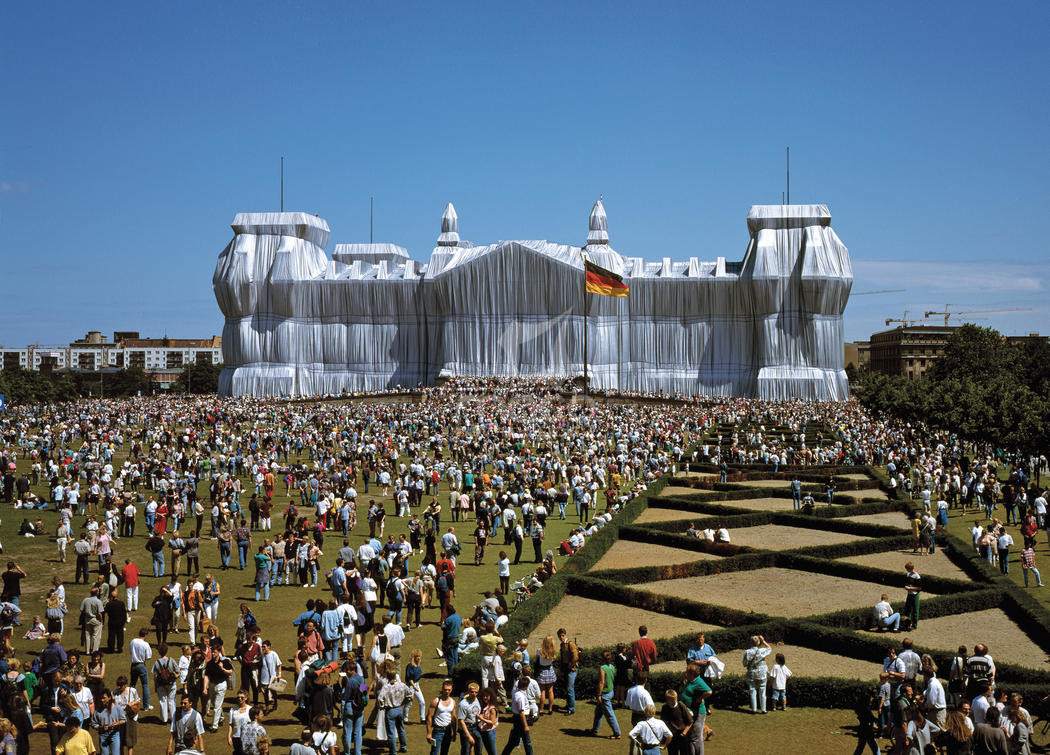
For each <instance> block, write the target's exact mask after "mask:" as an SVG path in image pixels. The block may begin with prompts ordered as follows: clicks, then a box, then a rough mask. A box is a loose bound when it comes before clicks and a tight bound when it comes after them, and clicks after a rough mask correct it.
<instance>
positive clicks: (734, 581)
mask: <svg viewBox="0 0 1050 755" xmlns="http://www.w3.org/2000/svg"><path fill="white" fill-rule="evenodd" d="M638 589H640V590H647V591H649V592H654V593H657V594H659V595H689V596H692V597H693V599H695V600H702V601H704V602H705V603H713V604H715V605H719V606H730V607H733V608H738V609H743V610H752V611H756V612H758V613H767V614H770V615H772V616H787V617H789V618H790V617H799V616H811V615H813V614H820V613H830V612H831V611H840V610H842V609H845V608H858V607H860V606H866V605H872V606H874V605H875V603H877V602H878V600H879V595H880V594H881V593H882V592H887V593H889V596H890V600H891V601H903V600H904V598H905V593H904V588H903V587H900V588H897V587H893V588H886V587H884V586H882V585H874V584H868V583H866V582H860V581H857V580H854V579H845V578H842V577H833V576H830V575H828V574H814V573H811V572H803V571H796V570H794V569H781V568H779V567H772V568H768V569H757V570H755V571H744V572H727V573H724V574H713V575H710V576H705V577H686V578H683V579H669V580H661V581H659V582H652V583H650V584H646V585H638ZM928 594H930V595H932V594H933V593H928ZM931 623H932V622H931ZM920 627H921V624H920Z"/></svg>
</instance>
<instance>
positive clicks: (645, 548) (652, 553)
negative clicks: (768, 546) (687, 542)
mask: <svg viewBox="0 0 1050 755" xmlns="http://www.w3.org/2000/svg"><path fill="white" fill-rule="evenodd" d="M718 558H721V556H716V555H714V554H712V553H703V552H701V551H690V550H686V549H684V548H670V547H668V546H666V545H654V544H652V543H640V542H638V541H636V540H617V541H616V542H615V543H613V546H612V548H610V549H609V550H608V551H607V552H606V554H605V555H604V556H602V558H601V560H600V561H599V562H598V563H597V564H595V565H594V567H593V569H592V571H594V570H597V569H630V568H633V567H636V566H663V565H664V564H688V563H690V562H692V561H704V560H715V559H718Z"/></svg>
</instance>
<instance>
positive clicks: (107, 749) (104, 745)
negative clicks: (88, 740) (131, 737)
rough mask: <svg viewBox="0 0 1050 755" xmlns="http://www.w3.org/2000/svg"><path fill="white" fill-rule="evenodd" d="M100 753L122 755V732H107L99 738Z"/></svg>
mask: <svg viewBox="0 0 1050 755" xmlns="http://www.w3.org/2000/svg"><path fill="white" fill-rule="evenodd" d="M98 740H99V741H98V751H99V755H120V732H119V731H113V732H106V734H105V736H100V737H99V738H98Z"/></svg>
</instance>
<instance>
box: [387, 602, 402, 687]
mask: <svg viewBox="0 0 1050 755" xmlns="http://www.w3.org/2000/svg"><path fill="white" fill-rule="evenodd" d="M383 634H384V635H386V651H387V652H388V653H390V655H392V656H393V657H394V663H396V664H397V673H398V676H400V675H401V646H402V645H403V644H404V643H405V630H404V629H402V628H401V625H400V624H395V623H394V622H392V621H391V620H390V617H389V616H384V617H383Z"/></svg>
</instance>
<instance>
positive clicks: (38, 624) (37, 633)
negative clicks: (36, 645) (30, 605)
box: [22, 616, 47, 640]
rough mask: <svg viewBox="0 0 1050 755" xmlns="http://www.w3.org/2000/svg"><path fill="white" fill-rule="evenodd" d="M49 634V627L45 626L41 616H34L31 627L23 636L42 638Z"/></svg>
mask: <svg viewBox="0 0 1050 755" xmlns="http://www.w3.org/2000/svg"><path fill="white" fill-rule="evenodd" d="M46 636H47V627H45V626H44V622H42V621H41V620H40V617H39V616H34V617H33V625H32V626H31V627H30V628H29V631H28V632H26V633H25V634H24V635H23V636H22V639H23V640H42V639H44V637H46Z"/></svg>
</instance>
